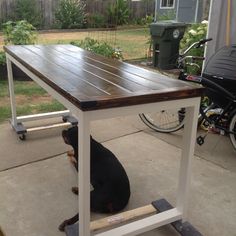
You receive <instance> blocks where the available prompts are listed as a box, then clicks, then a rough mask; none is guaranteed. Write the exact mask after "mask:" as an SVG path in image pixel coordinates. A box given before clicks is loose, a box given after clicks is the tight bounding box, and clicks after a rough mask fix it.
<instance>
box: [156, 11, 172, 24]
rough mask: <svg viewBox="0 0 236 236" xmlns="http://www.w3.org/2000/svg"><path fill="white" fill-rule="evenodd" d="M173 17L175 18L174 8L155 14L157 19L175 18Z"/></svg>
mask: <svg viewBox="0 0 236 236" xmlns="http://www.w3.org/2000/svg"><path fill="white" fill-rule="evenodd" d="M175 18H176V12H175V10H168V11H166V13H164V14H160V15H157V20H158V21H166V20H175Z"/></svg>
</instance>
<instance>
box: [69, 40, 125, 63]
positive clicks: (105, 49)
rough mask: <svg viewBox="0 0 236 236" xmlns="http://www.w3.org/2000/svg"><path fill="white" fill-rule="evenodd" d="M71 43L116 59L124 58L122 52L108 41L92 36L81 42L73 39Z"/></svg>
mask: <svg viewBox="0 0 236 236" xmlns="http://www.w3.org/2000/svg"><path fill="white" fill-rule="evenodd" d="M71 44H73V45H75V46H78V47H81V48H83V49H85V50H88V51H91V52H94V53H97V54H100V55H102V56H105V57H109V58H115V59H122V58H123V57H122V53H121V52H120V51H117V50H115V49H113V48H112V47H111V46H110V45H109V44H107V43H106V42H99V41H97V40H94V39H91V38H85V40H82V41H80V42H78V41H73V42H71Z"/></svg>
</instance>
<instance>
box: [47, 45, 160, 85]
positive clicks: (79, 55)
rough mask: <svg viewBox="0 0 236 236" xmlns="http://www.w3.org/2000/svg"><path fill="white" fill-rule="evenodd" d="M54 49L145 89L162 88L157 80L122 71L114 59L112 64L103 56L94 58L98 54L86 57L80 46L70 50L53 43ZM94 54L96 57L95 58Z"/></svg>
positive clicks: (111, 60) (111, 61)
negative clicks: (75, 49)
mask: <svg viewBox="0 0 236 236" xmlns="http://www.w3.org/2000/svg"><path fill="white" fill-rule="evenodd" d="M51 47H52V48H53V49H55V50H57V51H59V52H61V53H63V54H67V55H69V56H70V57H74V58H76V59H78V60H80V61H82V62H81V63H83V64H88V65H90V66H92V67H94V68H96V69H99V70H103V71H105V72H106V73H109V74H111V75H113V76H115V77H118V78H119V79H122V80H125V81H131V82H133V83H135V84H137V85H140V86H142V87H143V88H144V89H145V88H148V89H158V88H160V84H156V82H153V81H150V80H147V79H145V78H143V77H140V76H138V75H135V74H132V73H129V72H126V71H122V70H120V69H119V68H118V67H115V66H113V65H112V63H113V59H110V64H106V63H104V62H103V60H104V58H103V57H101V56H100V57H99V60H98V59H94V58H96V57H97V55H95V54H94V55H93V54H92V57H91V58H90V57H86V56H84V52H83V51H81V50H80V48H78V49H79V50H78V51H76V52H74V51H68V50H67V49H66V48H65V47H64V45H60V46H58V45H53V46H51ZM93 56H94V58H93Z"/></svg>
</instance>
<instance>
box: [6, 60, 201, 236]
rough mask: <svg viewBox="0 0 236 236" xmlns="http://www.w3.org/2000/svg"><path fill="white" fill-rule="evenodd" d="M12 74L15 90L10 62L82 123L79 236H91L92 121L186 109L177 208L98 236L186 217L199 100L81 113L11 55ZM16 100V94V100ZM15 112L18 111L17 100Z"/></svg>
mask: <svg viewBox="0 0 236 236" xmlns="http://www.w3.org/2000/svg"><path fill="white" fill-rule="evenodd" d="M7 60H8V65H9V74H10V80H11V82H10V83H12V84H10V86H11V88H12V87H13V86H12V85H13V80H12V74H11V73H12V72H11V62H10V61H12V62H13V63H14V64H16V65H17V66H18V67H19V68H20V69H21V70H22V71H24V72H25V73H26V74H27V75H28V76H30V77H31V78H32V79H33V80H34V81H35V82H36V83H38V84H39V85H40V86H41V87H42V88H44V89H45V90H46V91H47V92H48V93H49V94H51V95H52V96H53V97H54V98H56V99H57V100H58V101H59V102H61V103H62V104H63V105H64V106H65V107H66V108H67V109H69V110H70V111H71V113H72V114H73V115H74V116H75V117H76V118H77V119H78V120H79V121H80V125H79V131H78V132H79V134H78V135H79V157H80V158H79V174H78V175H79V214H80V217H79V218H80V222H79V235H80V236H89V235H90V122H91V121H92V120H99V119H108V118H112V117H117V116H127V115H134V114H139V113H147V112H151V111H152V112H153V111H160V110H163V109H166V108H168V109H169V108H170V109H171V108H174V107H175V108H178V107H179V108H181V107H186V108H187V109H186V125H185V128H184V138H183V153H182V160H181V167H180V177H179V188H178V195H177V208H174V209H171V210H169V211H166V212H163V213H159V214H156V215H154V216H149V217H146V218H144V219H142V220H138V221H135V222H133V223H130V224H127V225H124V226H120V227H118V228H116V229H113V230H110V231H107V232H105V233H102V234H98V235H99V236H106V235H107V236H108V235H109V236H110V235H112V236H115V235H136V234H139V233H142V232H145V231H148V230H151V229H154V228H156V227H159V226H161V225H165V224H168V223H171V222H173V221H176V220H178V219H183V214H184V216H186V208H187V197H188V191H189V185H190V174H191V161H192V158H193V151H194V144H195V138H196V127H197V114H198V108H199V104H200V98H187V99H180V100H172V101H164V102H156V103H150V104H140V105H134V106H126V107H118V108H109V109H102V110H94V111H85V112H83V111H81V110H80V109H78V108H77V107H76V106H75V105H74V104H72V103H71V102H69V101H68V100H67V99H65V98H64V97H63V96H62V95H60V94H59V93H58V92H57V91H55V90H54V89H52V88H51V87H50V86H49V85H47V84H46V83H45V82H43V81H42V80H41V79H40V78H38V77H37V76H36V75H34V74H33V73H32V72H30V71H29V70H28V69H27V68H25V67H24V66H23V65H22V64H21V63H19V62H18V61H17V60H15V59H14V58H13V57H11V56H10V55H7ZM12 98H14V93H13V97H12ZM11 105H12V106H13V108H12V109H13V112H14V109H15V105H14V99H13V103H12V104H11Z"/></svg>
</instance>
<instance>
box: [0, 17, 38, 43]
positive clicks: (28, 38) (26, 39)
mask: <svg viewBox="0 0 236 236" xmlns="http://www.w3.org/2000/svg"><path fill="white" fill-rule="evenodd" d="M3 37H4V42H5V44H15V45H25V44H34V43H35V41H36V39H37V34H36V31H35V28H34V26H33V25H31V24H30V23H28V22H27V21H25V20H21V21H16V22H14V21H8V22H6V23H4V24H3Z"/></svg>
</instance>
